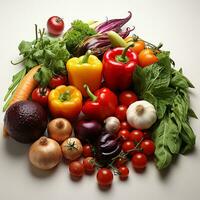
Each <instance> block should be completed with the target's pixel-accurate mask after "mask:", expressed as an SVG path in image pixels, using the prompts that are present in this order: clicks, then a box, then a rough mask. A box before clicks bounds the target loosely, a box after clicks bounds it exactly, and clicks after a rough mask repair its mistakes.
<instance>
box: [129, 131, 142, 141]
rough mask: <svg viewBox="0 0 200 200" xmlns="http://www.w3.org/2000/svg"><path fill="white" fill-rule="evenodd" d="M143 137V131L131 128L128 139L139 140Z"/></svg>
mask: <svg viewBox="0 0 200 200" xmlns="http://www.w3.org/2000/svg"><path fill="white" fill-rule="evenodd" d="M142 138H144V133H143V132H142V131H140V130H133V131H131V132H130V134H129V140H131V141H133V142H140V141H141V140H142Z"/></svg>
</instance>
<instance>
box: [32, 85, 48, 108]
mask: <svg viewBox="0 0 200 200" xmlns="http://www.w3.org/2000/svg"><path fill="white" fill-rule="evenodd" d="M49 93H50V89H49V88H39V87H37V88H35V89H34V90H33V92H32V95H31V98H32V100H33V101H36V102H38V103H39V104H41V105H42V106H46V105H47V104H48V96H49Z"/></svg>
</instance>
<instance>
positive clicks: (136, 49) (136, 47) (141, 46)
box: [131, 40, 145, 54]
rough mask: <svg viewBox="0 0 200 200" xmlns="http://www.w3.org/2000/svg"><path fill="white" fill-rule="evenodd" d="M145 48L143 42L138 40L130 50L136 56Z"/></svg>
mask: <svg viewBox="0 0 200 200" xmlns="http://www.w3.org/2000/svg"><path fill="white" fill-rule="evenodd" d="M144 48H145V43H144V41H143V40H138V41H136V42H134V47H132V48H131V50H132V51H134V52H135V53H136V54H139V53H140V52H141V51H142V50H143V49H144Z"/></svg>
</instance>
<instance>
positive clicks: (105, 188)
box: [97, 184, 112, 192]
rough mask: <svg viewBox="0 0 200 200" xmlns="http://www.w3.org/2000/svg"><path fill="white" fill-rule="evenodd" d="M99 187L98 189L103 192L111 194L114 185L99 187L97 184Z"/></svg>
mask: <svg viewBox="0 0 200 200" xmlns="http://www.w3.org/2000/svg"><path fill="white" fill-rule="evenodd" d="M97 185H98V188H99V190H100V191H101V192H109V191H110V189H111V188H112V184H111V185H109V186H104V187H103V186H101V185H99V184H97Z"/></svg>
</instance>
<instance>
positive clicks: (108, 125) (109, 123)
mask: <svg viewBox="0 0 200 200" xmlns="http://www.w3.org/2000/svg"><path fill="white" fill-rule="evenodd" d="M104 123H105V129H106V130H107V131H108V132H109V133H116V132H117V131H118V130H119V128H120V121H119V119H117V118H116V117H108V118H106V119H105V120H104Z"/></svg>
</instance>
